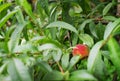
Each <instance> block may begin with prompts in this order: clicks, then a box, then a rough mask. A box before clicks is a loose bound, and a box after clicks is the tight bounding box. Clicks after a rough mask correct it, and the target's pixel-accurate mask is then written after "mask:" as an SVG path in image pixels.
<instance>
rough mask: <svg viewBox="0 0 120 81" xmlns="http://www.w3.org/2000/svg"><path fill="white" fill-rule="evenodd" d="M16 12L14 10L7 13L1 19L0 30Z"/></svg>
mask: <svg viewBox="0 0 120 81" xmlns="http://www.w3.org/2000/svg"><path fill="white" fill-rule="evenodd" d="M17 11H18V10H14V11H12V12H9V13H8V14H7V15H6V16H5V17H3V18H2V19H1V20H0V28H1V27H2V26H3V25H4V24H5V23H6V21H7V20H8V19H9V18H10V17H12V16H13V15H14V14H15V13H16V12H17Z"/></svg>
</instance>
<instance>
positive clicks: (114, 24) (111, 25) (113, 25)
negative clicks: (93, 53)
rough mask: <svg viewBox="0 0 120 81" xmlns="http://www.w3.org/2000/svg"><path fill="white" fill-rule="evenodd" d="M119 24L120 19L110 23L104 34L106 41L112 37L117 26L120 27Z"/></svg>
mask: <svg viewBox="0 0 120 81" xmlns="http://www.w3.org/2000/svg"><path fill="white" fill-rule="evenodd" d="M119 23H120V18H118V19H117V20H115V21H114V22H113V23H112V22H109V23H108V25H107V26H106V29H105V32H104V40H106V39H107V38H108V37H109V36H110V35H111V33H112V31H113V30H114V29H115V27H116V26H117V25H119Z"/></svg>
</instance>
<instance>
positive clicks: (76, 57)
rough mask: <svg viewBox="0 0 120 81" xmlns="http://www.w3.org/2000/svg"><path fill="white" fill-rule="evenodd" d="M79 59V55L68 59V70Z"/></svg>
mask: <svg viewBox="0 0 120 81" xmlns="http://www.w3.org/2000/svg"><path fill="white" fill-rule="evenodd" d="M79 60H80V56H73V57H72V58H71V60H70V63H69V66H68V70H71V69H72V67H73V66H74V65H75V64H76V63H77V62H78V61H79Z"/></svg>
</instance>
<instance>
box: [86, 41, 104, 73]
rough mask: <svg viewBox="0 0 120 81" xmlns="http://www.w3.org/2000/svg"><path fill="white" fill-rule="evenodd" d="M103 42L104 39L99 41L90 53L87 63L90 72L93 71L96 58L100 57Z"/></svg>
mask: <svg viewBox="0 0 120 81" xmlns="http://www.w3.org/2000/svg"><path fill="white" fill-rule="evenodd" d="M103 42H104V41H103V40H102V41H99V42H97V43H96V44H95V45H94V46H93V47H92V49H91V51H90V54H89V56H88V64H87V69H88V71H89V72H93V69H94V65H95V61H96V58H97V57H98V54H99V50H100V48H101V46H102V45H103Z"/></svg>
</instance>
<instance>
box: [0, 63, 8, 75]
mask: <svg viewBox="0 0 120 81" xmlns="http://www.w3.org/2000/svg"><path fill="white" fill-rule="evenodd" d="M7 64H8V62H6V63H4V64H3V65H2V66H1V67H0V75H1V74H2V72H3V71H4V70H5V68H6V67H7Z"/></svg>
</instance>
